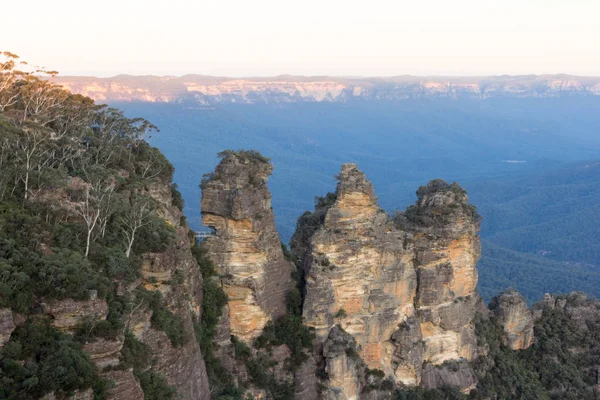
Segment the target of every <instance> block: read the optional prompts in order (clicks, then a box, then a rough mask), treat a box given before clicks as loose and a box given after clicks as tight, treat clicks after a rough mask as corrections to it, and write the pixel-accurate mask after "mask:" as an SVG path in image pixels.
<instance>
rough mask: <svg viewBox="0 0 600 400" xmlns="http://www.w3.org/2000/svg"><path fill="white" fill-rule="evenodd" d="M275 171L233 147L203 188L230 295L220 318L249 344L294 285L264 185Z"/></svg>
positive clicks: (215, 252)
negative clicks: (292, 284)
mask: <svg viewBox="0 0 600 400" xmlns="http://www.w3.org/2000/svg"><path fill="white" fill-rule="evenodd" d="M271 171H272V166H271V164H270V163H269V162H268V161H267V160H266V159H263V158H262V157H260V156H257V155H253V154H252V153H250V152H240V153H233V152H231V153H228V154H226V155H224V157H223V159H222V161H221V163H220V164H219V165H218V166H217V168H216V171H215V173H214V175H213V176H211V177H209V179H208V180H207V181H206V182H205V184H204V187H203V190H202V204H201V207H202V222H203V224H204V225H206V226H209V227H211V228H213V229H214V230H215V236H214V237H211V238H209V239H207V241H206V245H207V249H208V252H209V254H210V257H211V258H212V260H213V262H214V264H215V267H216V269H217V272H218V274H219V276H220V277H221V278H220V279H221V284H222V286H223V290H224V291H225V293H226V294H227V296H228V299H229V301H228V304H227V312H226V314H227V315H226V316H224V318H222V320H223V321H225V319H226V320H227V321H226V322H224V323H226V324H227V330H228V331H229V333H230V334H231V335H234V336H236V337H237V338H238V339H239V340H241V341H244V342H246V343H251V341H252V339H254V338H256V337H257V336H259V335H260V334H261V333H262V330H263V328H264V327H265V325H266V324H267V322H268V321H271V320H275V319H277V318H278V317H280V316H281V315H283V314H284V313H285V310H286V307H285V306H286V293H287V291H288V289H289V288H290V284H291V271H292V265H291V264H290V263H289V262H287V261H286V260H285V258H284V256H283V252H282V250H281V242H280V240H279V235H278V234H277V231H276V230H275V223H274V216H273V210H272V208H271V194H270V193H269V190H268V188H267V185H266V182H267V178H268V176H269V175H270V174H271Z"/></svg>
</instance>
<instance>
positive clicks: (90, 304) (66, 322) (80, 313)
mask: <svg viewBox="0 0 600 400" xmlns="http://www.w3.org/2000/svg"><path fill="white" fill-rule="evenodd" d="M95 297H96V296H95V295H92V296H91V298H90V300H86V301H77V300H73V299H64V300H53V301H49V302H46V303H42V310H43V311H44V313H46V314H48V315H50V316H51V317H52V319H53V321H52V324H53V325H54V326H55V327H56V328H57V329H59V330H61V331H74V330H75V328H76V327H77V325H78V324H80V323H81V322H83V321H84V320H85V319H88V320H104V319H106V315H107V314H108V304H106V301H105V300H98V299H96V298H95Z"/></svg>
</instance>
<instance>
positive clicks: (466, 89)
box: [55, 74, 600, 105]
mask: <svg viewBox="0 0 600 400" xmlns="http://www.w3.org/2000/svg"><path fill="white" fill-rule="evenodd" d="M55 79H56V83H58V84H60V85H63V86H64V87H65V88H66V89H68V90H70V91H72V92H74V93H80V94H83V95H85V96H89V97H91V98H93V99H94V100H96V101H125V102H128V101H144V102H163V103H193V104H200V105H211V104H222V103H242V104H253V103H294V102H347V101H351V100H380V101H402V100H410V99H419V98H425V99H432V98H447V99H459V98H468V99H488V98H495V97H512V98H553V97H561V96H574V95H577V96H582V95H587V96H600V77H582V76H572V75H562V74H557V75H519V76H508V75H502V76H487V77H444V76H422V77H419V76H408V75H403V76H395V77H387V78H360V77H330V76H312V77H305V76H291V75H280V76H276V77H265V78H263V77H261V78H227V77H213V76H206V75H184V76H181V77H175V76H151V75H148V76H133V75H118V76H114V77H110V78H96V77H84V76H63V77H56V78H55Z"/></svg>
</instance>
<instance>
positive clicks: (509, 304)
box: [490, 289, 533, 350]
mask: <svg viewBox="0 0 600 400" xmlns="http://www.w3.org/2000/svg"><path fill="white" fill-rule="evenodd" d="M490 311H491V312H492V313H493V316H494V317H495V318H496V321H498V323H499V324H500V325H501V326H502V328H503V329H504V333H505V336H504V338H503V340H504V344H505V345H506V346H508V347H510V348H511V349H513V350H522V349H526V348H528V347H529V346H531V344H532V343H533V315H532V313H531V311H530V310H529V307H527V303H526V302H525V299H523V296H521V295H520V294H519V292H517V291H516V290H514V289H509V290H507V291H506V292H504V293H502V294H501V295H499V296H497V297H495V298H494V299H493V300H492V302H491V303H490Z"/></svg>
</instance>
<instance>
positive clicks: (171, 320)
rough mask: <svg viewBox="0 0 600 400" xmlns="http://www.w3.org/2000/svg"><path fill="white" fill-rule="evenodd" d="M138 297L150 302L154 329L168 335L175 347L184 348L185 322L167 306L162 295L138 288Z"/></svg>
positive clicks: (151, 320)
mask: <svg viewBox="0 0 600 400" xmlns="http://www.w3.org/2000/svg"><path fill="white" fill-rule="evenodd" d="M136 297H137V298H140V299H143V300H145V301H147V302H148V306H149V307H150V309H151V310H152V318H151V319H150V322H151V323H152V327H153V328H154V329H157V330H159V331H163V332H164V333H166V335H167V336H168V337H169V339H170V340H171V344H172V345H173V346H174V347H179V346H182V345H183V344H184V343H185V330H184V328H183V322H182V321H181V319H180V318H179V317H178V316H176V315H175V314H173V313H172V312H171V311H169V309H168V308H167V307H166V306H165V304H164V302H163V297H162V293H161V292H158V291H149V290H146V289H144V288H138V290H137V295H136Z"/></svg>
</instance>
